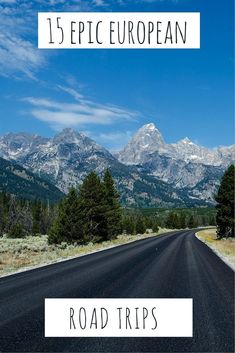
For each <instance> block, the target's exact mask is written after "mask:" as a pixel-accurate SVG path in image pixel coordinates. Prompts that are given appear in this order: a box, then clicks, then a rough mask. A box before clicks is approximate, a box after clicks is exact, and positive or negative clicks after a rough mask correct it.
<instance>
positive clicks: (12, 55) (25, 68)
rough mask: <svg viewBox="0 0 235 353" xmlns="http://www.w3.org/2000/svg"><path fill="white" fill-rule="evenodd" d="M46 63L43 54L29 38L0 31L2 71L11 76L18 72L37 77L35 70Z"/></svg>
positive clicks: (0, 70) (0, 65) (0, 69)
mask: <svg viewBox="0 0 235 353" xmlns="http://www.w3.org/2000/svg"><path fill="white" fill-rule="evenodd" d="M44 63H45V60H44V57H43V55H41V54H40V53H39V52H38V50H37V49H36V48H35V47H34V46H33V45H32V43H30V42H29V41H27V40H23V39H22V38H20V37H16V36H13V35H9V36H8V35H7V34H5V35H3V34H2V33H0V72H1V73H2V75H5V76H9V75H11V74H15V73H16V72H21V73H23V74H24V75H26V76H28V77H30V78H35V75H34V72H35V70H37V69H38V68H39V67H41V66H42V65H43V64H44Z"/></svg>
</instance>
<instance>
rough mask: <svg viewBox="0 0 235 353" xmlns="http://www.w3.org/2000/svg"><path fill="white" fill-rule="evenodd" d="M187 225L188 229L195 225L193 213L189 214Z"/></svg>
mask: <svg viewBox="0 0 235 353" xmlns="http://www.w3.org/2000/svg"><path fill="white" fill-rule="evenodd" d="M188 227H189V228H190V229H192V228H195V227H196V222H195V218H194V215H193V214H191V215H190V217H189V220H188Z"/></svg>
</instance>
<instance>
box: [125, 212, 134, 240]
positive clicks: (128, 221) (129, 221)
mask: <svg viewBox="0 0 235 353" xmlns="http://www.w3.org/2000/svg"><path fill="white" fill-rule="evenodd" d="M122 229H123V232H126V233H127V234H131V235H133V234H135V223H134V220H133V218H132V217H129V216H126V217H124V219H123V221H122Z"/></svg>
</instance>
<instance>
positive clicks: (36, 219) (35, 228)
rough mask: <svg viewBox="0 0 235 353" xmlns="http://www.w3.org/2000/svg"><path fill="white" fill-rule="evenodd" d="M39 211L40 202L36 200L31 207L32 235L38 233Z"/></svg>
mask: <svg viewBox="0 0 235 353" xmlns="http://www.w3.org/2000/svg"><path fill="white" fill-rule="evenodd" d="M41 212H42V205H41V202H40V201H36V202H35V204H34V206H33V209H32V215H33V226H32V233H33V235H36V234H38V233H40V230H41V229H40V222H41Z"/></svg>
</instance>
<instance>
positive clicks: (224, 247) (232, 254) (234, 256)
mask: <svg viewBox="0 0 235 353" xmlns="http://www.w3.org/2000/svg"><path fill="white" fill-rule="evenodd" d="M197 236H198V238H199V239H200V240H202V241H203V242H204V243H206V244H207V245H208V246H209V247H210V248H211V249H212V250H214V251H215V252H216V253H217V255H219V256H220V257H221V258H222V259H223V260H225V261H226V262H228V263H229V264H230V265H231V266H232V267H233V269H235V239H234V238H228V239H225V238H223V239H217V236H216V229H207V230H203V231H201V232H198V233H197Z"/></svg>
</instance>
